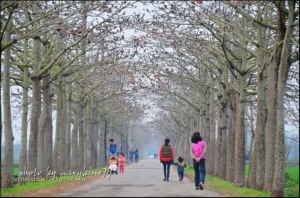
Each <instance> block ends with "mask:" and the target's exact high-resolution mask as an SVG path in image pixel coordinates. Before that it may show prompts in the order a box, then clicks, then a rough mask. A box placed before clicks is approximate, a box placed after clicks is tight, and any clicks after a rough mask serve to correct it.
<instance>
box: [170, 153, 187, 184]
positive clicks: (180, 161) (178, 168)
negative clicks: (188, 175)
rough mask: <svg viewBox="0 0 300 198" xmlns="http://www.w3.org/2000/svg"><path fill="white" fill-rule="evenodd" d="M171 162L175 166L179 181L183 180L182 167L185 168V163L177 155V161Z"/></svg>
mask: <svg viewBox="0 0 300 198" xmlns="http://www.w3.org/2000/svg"><path fill="white" fill-rule="evenodd" d="M173 164H174V165H176V166H177V173H178V177H179V181H180V182H181V181H182V180H183V176H184V168H186V163H184V161H183V157H181V156H179V157H178V162H174V163H173Z"/></svg>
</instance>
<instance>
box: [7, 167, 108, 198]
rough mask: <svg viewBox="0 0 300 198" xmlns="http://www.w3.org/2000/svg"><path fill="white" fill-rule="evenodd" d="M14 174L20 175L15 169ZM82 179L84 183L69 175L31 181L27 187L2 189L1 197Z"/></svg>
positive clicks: (98, 169)
mask: <svg viewBox="0 0 300 198" xmlns="http://www.w3.org/2000/svg"><path fill="white" fill-rule="evenodd" d="M106 167H107V166H106ZM102 169H103V167H99V168H95V169H91V173H98V172H99V171H101V170H102ZM13 172H14V174H16V175H17V174H19V171H18V168H14V169H13ZM99 177H101V176H99ZM80 178H81V179H83V181H84V179H86V178H84V177H81V176H80V175H77V174H71V175H67V176H60V178H58V177H55V178H52V179H53V180H42V181H36V182H30V181H29V182H26V184H25V185H19V184H15V185H14V186H13V187H12V188H1V197H10V196H18V195H21V194H23V193H27V192H31V191H32V190H36V189H44V188H49V187H53V186H56V185H59V184H60V183H62V182H65V181H74V182H76V181H78V180H79V179H80Z"/></svg>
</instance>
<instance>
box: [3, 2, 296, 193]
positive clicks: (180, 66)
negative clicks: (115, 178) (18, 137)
mask: <svg viewBox="0 0 300 198" xmlns="http://www.w3.org/2000/svg"><path fill="white" fill-rule="evenodd" d="M135 4H136V5H139V6H140V7H139V8H142V6H143V5H148V6H146V7H145V9H144V10H143V12H142V11H141V12H138V13H136V12H133V13H132V12H131V13H129V14H128V12H129V10H130V8H134V6H136V5H135ZM298 4H299V2H298V1H280V2H279V1H278V2H277V1H276V2H269V1H266V2H261V1H234V2H233V1H225V2H223V1H214V2H201V1H191V2H181V1H178V2H176V1H170V2H158V1H152V2H144V3H138V2H126V1H124V2H121V1H97V2H94V1H90V2H89V1H88V2H86V1H85V2H76V1H72V2H70V1H59V2H57V1H53V2H45V1H34V2H25V1H24V2H23V1H21V2H19V1H2V2H1V15H2V16H3V17H2V16H1V24H2V25H1V55H2V56H1V62H3V72H2V74H1V75H2V76H1V83H3V107H4V117H3V119H4V120H3V121H4V135H5V159H4V169H3V170H4V172H3V174H2V177H3V179H2V187H11V186H12V185H13V182H12V181H13V179H12V163H13V159H12V153H13V151H12V148H13V139H14V138H13V133H12V125H11V119H12V117H11V109H10V101H11V93H10V89H11V87H15V86H19V87H21V90H20V92H16V91H15V90H16V89H13V92H14V95H13V97H20V101H21V102H22V103H21V104H20V108H21V110H22V132H21V133H22V152H21V155H20V162H19V167H20V170H23V169H24V168H25V167H27V169H28V170H34V169H35V168H37V169H38V170H40V171H43V172H45V170H46V169H47V168H50V169H53V170H57V172H60V171H67V170H70V169H71V170H80V169H83V168H84V167H88V166H91V167H96V166H102V165H105V164H106V163H107V162H106V154H105V152H106V143H107V138H108V136H109V137H112V138H114V139H115V140H116V141H117V142H118V143H120V144H121V150H122V151H123V152H125V153H127V152H126V151H127V150H128V147H129V145H130V146H133V145H134V144H135V145H136V142H135V141H136V140H135V138H136V137H138V138H137V139H140V140H141V139H143V138H146V140H147V138H148V137H149V136H148V135H143V134H142V133H141V134H139V133H137V132H136V133H134V134H132V132H131V129H132V127H133V126H132V125H133V123H139V122H141V121H142V119H143V117H147V116H149V114H150V115H153V114H154V116H155V118H156V119H155V120H154V121H152V122H151V123H149V125H148V127H149V128H150V127H151V128H154V129H155V130H156V131H157V133H159V134H160V136H159V137H161V135H164V136H168V137H170V138H171V140H172V142H173V145H174V147H175V150H176V153H178V154H179V153H180V154H184V156H185V159H187V160H189V155H190V154H189V150H190V144H191V143H190V136H191V134H192V133H193V132H194V131H200V133H201V134H202V135H203V137H204V139H205V140H206V141H207V144H208V154H207V155H208V160H207V163H208V164H207V167H208V170H207V171H208V173H209V174H214V175H218V176H219V177H221V178H223V179H225V180H228V181H231V182H234V184H235V185H236V186H244V183H245V172H244V171H245V146H246V145H245V138H246V132H247V130H250V132H251V133H252V135H253V136H252V144H251V145H252V146H251V148H250V152H251V159H250V166H249V167H250V174H249V177H248V181H247V185H248V186H249V187H251V188H255V189H259V190H263V189H264V190H268V191H271V192H272V195H273V196H283V192H284V148H285V144H284V136H285V130H284V126H285V122H290V123H292V124H293V125H295V126H297V127H298V126H299V117H298V116H295V115H298V112H299V111H298V106H297V102H298V101H299V96H298V93H299V62H298V55H299V49H298V48H297V47H298V40H299V29H298V26H297V24H298V23H299V21H298V20H299V19H298V16H299V9H298V8H297V7H298V6H297V5H298ZM78 10H80V12H78ZM129 29H134V30H135V31H137V32H138V33H140V34H139V35H134V36H129V37H128V36H127V35H126V34H125V33H126V30H129ZM2 60H3V61H2ZM295 104H296V106H295ZM295 108H296V109H295ZM53 113H55V115H56V121H55V126H53V122H52V115H53ZM29 114H30V116H28V115H29ZM1 119H2V118H1ZM28 119H30V122H29V128H30V139H29V150H28V151H27V146H28V145H27V128H28V126H27V120H28ZM1 121H2V120H1ZM53 128H55V142H54V149H52V148H53V145H52V139H53V137H54V130H53ZM148 131H149V130H145V132H148ZM150 131H151V130H150ZM1 133H2V126H1ZM130 136H132V137H130ZM140 142H141V144H147V141H145V140H144V141H140ZM141 146H142V145H141ZM189 162H190V161H189Z"/></svg>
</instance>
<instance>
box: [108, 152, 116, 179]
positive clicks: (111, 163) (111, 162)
mask: <svg viewBox="0 0 300 198" xmlns="http://www.w3.org/2000/svg"><path fill="white" fill-rule="evenodd" d="M117 162H118V161H117V156H116V155H111V156H110V159H109V167H108V169H109V170H110V174H116V175H117V174H118V166H117Z"/></svg>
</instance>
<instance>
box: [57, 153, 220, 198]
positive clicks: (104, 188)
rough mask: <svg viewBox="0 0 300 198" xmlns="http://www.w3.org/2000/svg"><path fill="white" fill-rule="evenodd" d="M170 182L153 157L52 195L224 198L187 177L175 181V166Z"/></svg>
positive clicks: (176, 178)
mask: <svg viewBox="0 0 300 198" xmlns="http://www.w3.org/2000/svg"><path fill="white" fill-rule="evenodd" d="M169 180H170V181H169V182H167V181H163V165H162V164H160V163H159V161H158V160H156V159H146V160H141V161H140V162H139V163H135V164H131V165H127V167H126V165H125V170H124V173H119V174H118V175H111V177H110V179H109V178H108V177H105V178H104V179H103V176H99V179H98V180H95V181H94V182H92V183H90V184H86V185H83V186H81V187H80V188H78V189H76V190H73V191H69V192H64V193H60V194H56V195H52V196H55V197H223V196H222V195H220V194H219V193H216V192H213V191H209V190H206V189H205V188H204V190H196V189H195V187H194V183H193V182H192V181H190V180H189V179H188V178H184V180H183V181H182V182H179V181H178V176H177V171H176V167H171V172H170V178H169Z"/></svg>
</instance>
